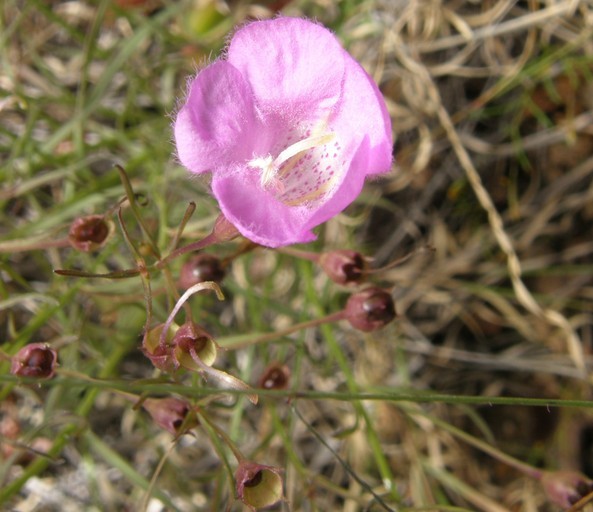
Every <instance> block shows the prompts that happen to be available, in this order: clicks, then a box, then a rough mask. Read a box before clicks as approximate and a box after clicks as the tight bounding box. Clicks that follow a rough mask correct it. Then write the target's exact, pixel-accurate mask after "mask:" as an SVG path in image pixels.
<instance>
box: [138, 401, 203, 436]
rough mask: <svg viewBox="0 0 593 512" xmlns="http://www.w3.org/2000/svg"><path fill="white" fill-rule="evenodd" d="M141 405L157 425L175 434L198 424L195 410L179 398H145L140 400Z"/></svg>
mask: <svg viewBox="0 0 593 512" xmlns="http://www.w3.org/2000/svg"><path fill="white" fill-rule="evenodd" d="M142 407H144V409H145V410H146V411H147V412H148V414H150V415H151V416H152V419H153V420H154V422H155V423H156V424H157V425H158V426H159V427H161V428H164V429H165V430H166V431H167V432H170V433H171V434H173V435H175V436H176V435H179V434H183V433H185V432H186V431H187V430H189V429H190V428H193V427H195V426H196V425H197V424H198V420H197V417H196V414H195V411H193V410H192V408H191V407H190V405H189V404H188V403H187V402H186V401H185V400H180V399H179V398H147V399H146V400H144V402H142ZM182 428H183V430H181V429H182Z"/></svg>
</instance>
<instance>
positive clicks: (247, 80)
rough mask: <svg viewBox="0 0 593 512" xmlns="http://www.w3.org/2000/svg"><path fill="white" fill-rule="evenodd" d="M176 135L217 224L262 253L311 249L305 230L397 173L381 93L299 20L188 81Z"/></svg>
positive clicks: (332, 43)
mask: <svg viewBox="0 0 593 512" xmlns="http://www.w3.org/2000/svg"><path fill="white" fill-rule="evenodd" d="M174 134H175V143H176V147H177V155H178V157H179V160H180V161H181V163H182V164H183V165H184V166H185V167H186V168H187V169H188V170H189V171H191V172H192V173H195V174H202V173H208V172H210V173H211V174H212V181H211V187H212V193H213V195H214V196H215V198H216V199H217V201H218V203H219V206H220V208H221V211H222V214H223V215H224V217H225V218H226V219H227V220H228V221H229V222H230V223H232V224H233V225H234V226H235V227H236V228H237V230H238V231H239V232H240V233H241V234H242V235H243V236H244V237H246V238H248V239H250V240H251V241H253V242H255V243H258V244H261V245H265V246H268V247H279V246H283V245H288V244H292V243H303V242H309V241H312V240H314V239H315V235H314V234H313V233H312V231H311V229H312V228H314V227H315V226H318V225H319V224H321V223H323V222H325V221H327V220H328V219H330V218H332V217H334V216H335V215H337V214H338V213H340V212H341V211H342V210H344V208H346V206H348V205H349V204H350V203H351V202H352V201H354V199H355V198H356V197H357V196H358V195H359V194H360V191H361V190H362V186H363V184H364V180H365V178H366V177H367V176H369V175H374V174H379V173H384V172H387V171H389V169H390V167H391V162H392V140H391V121H390V119H389V115H388V113H387V109H386V106H385V102H384V100H383V97H382V96H381V93H380V91H379V89H378V87H377V85H376V84H375V83H374V82H373V80H372V79H371V77H370V76H369V75H368V74H367V73H366V72H365V70H364V69H363V68H362V67H361V66H360V64H358V63H357V62H356V61H355V60H354V59H353V58H352V57H351V56H350V55H349V54H348V53H347V52H346V51H345V50H344V49H343V48H342V46H341V45H340V43H339V41H338V40H337V38H336V37H335V36H334V35H333V34H332V33H331V32H330V31H329V30H327V29H326V28H324V27H323V26H321V25H319V24H317V23H314V22H312V21H309V20H305V19H300V18H290V17H278V18H275V19H272V20H264V21H255V22H252V23H249V24H246V25H245V26H243V27H242V28H240V29H239V30H237V31H236V32H235V34H234V36H233V37H232V39H231V41H230V44H229V46H228V49H227V51H226V53H225V55H224V57H223V58H221V59H219V60H217V61H215V62H213V63H211V64H210V65H208V66H207V67H205V68H204V69H202V70H201V71H200V72H199V73H198V74H197V76H196V77H195V78H193V79H192V80H191V81H190V84H189V88H188V94H187V98H186V101H185V103H184V104H183V106H181V108H180V110H179V112H178V114H177V116H176V119H175V122H174Z"/></svg>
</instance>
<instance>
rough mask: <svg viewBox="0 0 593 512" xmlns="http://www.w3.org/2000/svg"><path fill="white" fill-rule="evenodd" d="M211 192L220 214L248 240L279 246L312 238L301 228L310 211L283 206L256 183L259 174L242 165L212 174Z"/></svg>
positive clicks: (258, 181)
mask: <svg viewBox="0 0 593 512" xmlns="http://www.w3.org/2000/svg"><path fill="white" fill-rule="evenodd" d="M212 192H213V193H214V196H215V197H216V199H217V200H218V203H219V205H220V209H221V210H222V213H223V215H224V216H225V217H226V218H227V219H228V221H229V222H231V223H232V224H233V225H234V226H235V227H236V228H237V229H238V230H239V232H240V233H241V234H242V235H243V236H244V237H246V238H248V239H249V240H251V241H253V242H255V243H258V244H261V245H265V246H267V247H280V246H283V245H288V244H294V243H305V242H311V241H312V240H315V235H314V234H313V233H311V232H310V231H308V230H306V229H303V226H304V224H305V222H306V220H307V216H308V215H310V212H309V211H308V209H307V208H306V207H305V206H287V205H285V204H283V203H282V202H280V201H278V200H277V199H276V198H275V197H274V196H273V194H272V193H271V192H268V191H267V190H266V189H264V188H262V187H261V185H260V177H259V173H257V172H254V169H250V168H242V169H238V172H236V173H231V174H224V175H223V173H215V174H214V175H213V179H212Z"/></svg>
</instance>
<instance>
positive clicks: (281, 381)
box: [258, 363, 290, 389]
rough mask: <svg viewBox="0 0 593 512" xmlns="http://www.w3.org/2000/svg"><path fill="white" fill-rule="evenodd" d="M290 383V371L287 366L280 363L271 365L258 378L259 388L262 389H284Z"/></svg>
mask: <svg viewBox="0 0 593 512" xmlns="http://www.w3.org/2000/svg"><path fill="white" fill-rule="evenodd" d="M289 381H290V370H289V368H288V366H286V365H284V364H280V363H272V364H270V365H268V367H267V368H266V369H265V370H264V372H263V373H262V376H261V377H260V378H259V384H258V385H259V387H260V388H263V389H286V388H287V387H288V383H289Z"/></svg>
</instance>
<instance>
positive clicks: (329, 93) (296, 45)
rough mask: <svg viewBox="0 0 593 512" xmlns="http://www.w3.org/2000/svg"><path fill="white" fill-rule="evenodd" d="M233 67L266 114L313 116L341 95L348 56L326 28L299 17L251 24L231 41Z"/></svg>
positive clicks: (230, 53) (229, 51)
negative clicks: (281, 111) (266, 111)
mask: <svg viewBox="0 0 593 512" xmlns="http://www.w3.org/2000/svg"><path fill="white" fill-rule="evenodd" d="M227 59H228V62H229V63H231V64H232V65H233V66H235V67H236V68H237V69H238V70H239V71H240V72H241V74H242V75H243V76H244V77H245V79H246V80H247V81H248V82H249V83H250V84H251V86H252V88H253V94H254V95H255V97H256V100H257V103H258V105H259V106H260V107H261V108H262V109H263V110H264V111H265V110H268V111H278V109H280V108H282V109H286V108H289V109H290V110H292V112H287V114H288V115H292V114H294V113H295V112H296V111H300V112H301V113H305V114H306V115H311V114H312V112H311V108H315V109H316V110H319V109H321V110H323V109H328V108H330V107H331V106H332V105H333V104H334V103H335V102H336V101H337V100H338V99H339V96H340V92H341V88H342V79H343V76H344V51H343V50H342V47H341V45H340V43H339V42H338V40H337V39H336V37H335V36H334V35H333V34H332V33H331V32H330V31H329V30H327V29H326V28H324V27H322V26H321V25H318V24H316V23H312V22H311V21H308V20H304V19H299V18H288V17H287V18H276V19H273V20H265V21H258V22H256V23H250V24H248V25H245V26H244V27H243V28H241V29H239V30H238V31H237V32H236V33H235V35H234V36H233V39H232V40H231V43H230V46H229V49H228V52H227Z"/></svg>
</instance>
